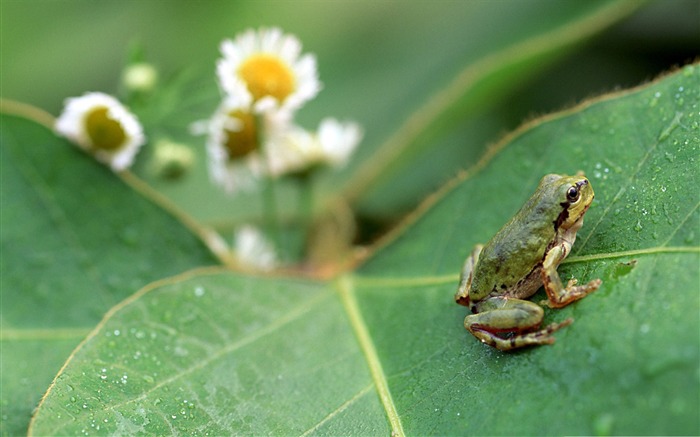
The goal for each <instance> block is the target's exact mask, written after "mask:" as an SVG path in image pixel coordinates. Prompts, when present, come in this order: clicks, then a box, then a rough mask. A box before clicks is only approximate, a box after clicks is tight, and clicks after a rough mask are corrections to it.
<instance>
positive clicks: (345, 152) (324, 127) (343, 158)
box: [267, 118, 362, 176]
mask: <svg viewBox="0 0 700 437" xmlns="http://www.w3.org/2000/svg"><path fill="white" fill-rule="evenodd" d="M361 139H362V129H361V128H360V126H359V125H358V124H357V123H353V122H345V123H341V122H339V121H338V120H336V119H333V118H326V119H324V120H323V121H321V124H320V126H319V128H318V131H317V132H313V133H312V132H308V131H306V130H304V129H302V128H300V127H293V128H291V129H289V131H288V132H287V133H286V134H285V135H284V136H283V137H282V138H281V139H279V140H278V141H275V142H274V143H272V147H270V148H269V149H268V150H267V159H268V160H269V163H268V166H269V170H270V173H271V174H272V175H273V176H279V175H282V174H285V173H302V172H304V171H306V170H309V169H311V168H314V167H317V166H321V165H330V166H333V167H342V166H344V165H345V164H346V163H347V161H348V160H349V158H350V155H352V152H353V151H354V150H355V148H356V147H357V145H358V144H359V142H360V140H361Z"/></svg>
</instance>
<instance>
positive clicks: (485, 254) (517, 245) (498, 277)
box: [470, 179, 561, 299]
mask: <svg viewBox="0 0 700 437" xmlns="http://www.w3.org/2000/svg"><path fill="white" fill-rule="evenodd" d="M543 182H545V180H544V179H543ZM555 200H556V196H554V195H552V193H550V190H548V189H547V187H546V186H544V187H543V184H542V183H541V184H540V187H538V190H537V191H536V192H535V194H534V195H533V196H532V197H530V199H529V200H528V201H527V202H526V203H525V205H523V207H522V208H521V209H520V211H518V212H517V213H516V214H515V216H513V218H512V219H511V220H510V221H509V222H508V223H506V224H505V225H504V226H503V227H502V228H501V230H499V231H498V232H497V233H496V235H494V236H493V238H491V240H490V241H489V242H488V243H487V244H486V245H485V246H484V249H483V250H482V252H481V254H480V255H479V261H478V263H477V266H476V270H475V275H474V283H473V284H472V293H470V294H472V297H473V298H475V299H480V298H483V297H485V296H487V295H488V294H489V293H491V292H492V291H499V292H503V291H506V290H508V289H511V288H514V287H515V286H516V285H517V284H518V282H520V281H521V280H523V279H525V278H526V277H527V276H528V275H529V274H530V273H531V272H532V271H533V269H536V268H538V267H539V266H540V265H541V262H542V260H543V258H544V255H545V251H546V249H547V246H548V245H549V243H550V242H552V241H554V239H555V238H556V228H555V225H554V223H555V222H556V220H557V217H558V214H559V212H560V211H561V208H557V205H556V203H555V202H554V201H555ZM538 281H539V279H538ZM535 285H536V288H535V289H534V290H533V292H534V291H535V290H536V289H537V288H539V285H540V283H539V282H538V283H537V284H535Z"/></svg>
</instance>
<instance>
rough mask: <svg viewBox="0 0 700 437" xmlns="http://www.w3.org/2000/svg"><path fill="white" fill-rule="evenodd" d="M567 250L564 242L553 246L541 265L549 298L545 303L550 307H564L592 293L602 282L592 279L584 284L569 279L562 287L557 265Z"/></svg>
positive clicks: (568, 248) (564, 256) (567, 247)
mask: <svg viewBox="0 0 700 437" xmlns="http://www.w3.org/2000/svg"><path fill="white" fill-rule="evenodd" d="M569 250H570V246H567V245H566V244H563V245H561V246H555V247H554V248H552V249H551V250H550V251H549V253H548V254H547V256H546V257H545V260H544V263H543V265H542V284H543V285H544V289H545V291H546V292H547V297H548V298H549V300H548V301H546V303H545V304H546V305H547V306H548V307H550V308H562V307H565V306H567V305H568V304H570V303H572V302H575V301H577V300H579V299H582V298H583V297H585V296H587V295H589V294H591V293H593V292H594V291H596V290H597V289H598V287H600V284H602V281H601V280H600V279H594V280H592V281H590V282H589V283H587V284H585V285H576V284H577V283H578V281H577V280H576V279H571V280H569V281H568V282H567V284H566V287H564V284H562V282H561V279H560V278H559V273H557V266H559V263H560V262H561V261H562V260H564V258H566V255H567V253H568V252H569Z"/></svg>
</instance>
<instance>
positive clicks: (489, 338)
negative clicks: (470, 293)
mask: <svg viewBox="0 0 700 437" xmlns="http://www.w3.org/2000/svg"><path fill="white" fill-rule="evenodd" d="M476 309H477V311H478V312H477V313H476V314H470V315H468V316H467V317H466V318H465V319H464V327H465V328H467V330H469V332H471V333H472V335H474V337H476V338H478V339H479V340H481V341H482V342H483V343H486V344H488V345H489V346H493V347H495V348H497V349H499V350H502V351H506V350H511V349H517V348H520V347H524V346H532V345H542V344H552V343H554V337H552V336H551V334H552V333H553V332H555V331H557V330H559V329H561V328H563V327H564V326H567V325H570V324H571V322H572V320H571V319H567V320H564V321H563V322H561V323H553V324H551V325H549V326H547V327H545V328H543V329H538V328H539V326H540V324H541V323H542V318H543V317H544V310H543V309H542V308H541V307H540V306H539V305H537V304H535V303H533V302H530V301H526V300H520V299H511V298H507V297H491V298H488V299H485V300H483V301H480V302H479V303H478V304H477V308H476ZM502 333H512V336H510V337H507V338H506V337H501V336H500V335H499V334H502Z"/></svg>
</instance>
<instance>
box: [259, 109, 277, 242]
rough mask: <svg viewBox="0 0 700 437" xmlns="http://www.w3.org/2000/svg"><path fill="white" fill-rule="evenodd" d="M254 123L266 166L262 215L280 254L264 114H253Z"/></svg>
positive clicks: (275, 203) (275, 195) (275, 196)
mask: <svg viewBox="0 0 700 437" xmlns="http://www.w3.org/2000/svg"><path fill="white" fill-rule="evenodd" d="M255 125H256V127H257V129H256V136H257V139H256V141H257V143H258V147H259V150H260V152H261V156H262V160H263V163H264V164H263V165H264V166H266V167H267V168H266V170H267V172H266V173H267V174H266V175H265V176H264V179H265V187H264V189H263V191H262V196H263V199H262V205H263V217H265V224H266V225H267V226H268V227H269V229H270V235H271V237H272V244H273V245H274V246H275V250H276V251H277V253H278V254H279V255H281V254H282V240H281V233H280V225H279V216H278V214H277V193H276V187H275V178H274V177H273V176H272V167H271V165H270V160H269V159H267V153H266V152H267V151H266V150H265V148H266V146H267V138H266V135H265V134H266V132H265V128H266V123H265V115H264V114H258V115H256V116H255Z"/></svg>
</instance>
